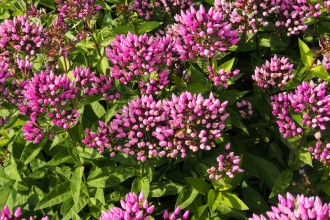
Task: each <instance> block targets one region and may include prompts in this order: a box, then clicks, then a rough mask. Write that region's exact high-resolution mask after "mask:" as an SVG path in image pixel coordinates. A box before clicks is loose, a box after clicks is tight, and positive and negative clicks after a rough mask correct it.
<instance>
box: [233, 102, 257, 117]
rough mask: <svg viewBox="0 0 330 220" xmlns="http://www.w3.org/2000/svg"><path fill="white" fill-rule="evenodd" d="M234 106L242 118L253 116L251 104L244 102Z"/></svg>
mask: <svg viewBox="0 0 330 220" xmlns="http://www.w3.org/2000/svg"><path fill="white" fill-rule="evenodd" d="M236 106H237V108H238V111H239V113H240V115H241V117H242V118H244V119H245V118H248V117H250V116H252V115H253V110H252V104H251V103H250V102H247V101H245V100H242V101H241V102H236Z"/></svg>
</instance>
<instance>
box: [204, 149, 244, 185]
mask: <svg viewBox="0 0 330 220" xmlns="http://www.w3.org/2000/svg"><path fill="white" fill-rule="evenodd" d="M229 149H230V143H228V144H226V146H225V150H226V152H225V153H223V154H220V155H219V156H218V157H217V162H218V165H217V167H215V166H212V167H210V168H208V169H207V172H208V174H209V178H210V179H211V180H218V179H220V178H222V177H223V176H225V175H227V176H228V177H230V178H233V177H234V176H235V174H236V173H241V172H244V171H243V170H242V169H241V168H240V167H239V163H240V162H241V159H240V157H239V156H235V155H234V152H230V153H228V152H227V151H228V150H229Z"/></svg>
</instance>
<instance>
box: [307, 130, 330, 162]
mask: <svg viewBox="0 0 330 220" xmlns="http://www.w3.org/2000/svg"><path fill="white" fill-rule="evenodd" d="M314 137H315V139H316V143H315V146H310V147H309V148H308V150H309V152H311V154H312V156H313V158H314V159H315V160H318V161H320V162H321V163H323V164H324V165H327V164H330V143H328V142H325V143H324V141H323V140H322V136H321V132H316V133H315V135H314Z"/></svg>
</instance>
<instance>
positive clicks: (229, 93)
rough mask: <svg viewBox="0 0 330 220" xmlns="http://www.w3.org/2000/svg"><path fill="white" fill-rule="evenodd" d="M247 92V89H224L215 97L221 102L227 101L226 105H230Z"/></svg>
mask: <svg viewBox="0 0 330 220" xmlns="http://www.w3.org/2000/svg"><path fill="white" fill-rule="evenodd" d="M247 93H248V91H243V92H242V91H239V90H226V91H223V92H221V93H220V94H219V96H218V97H217V98H218V99H220V101H221V102H224V101H228V105H232V104H234V103H235V102H236V101H237V100H238V99H240V98H242V97H243V96H244V95H246V94H247Z"/></svg>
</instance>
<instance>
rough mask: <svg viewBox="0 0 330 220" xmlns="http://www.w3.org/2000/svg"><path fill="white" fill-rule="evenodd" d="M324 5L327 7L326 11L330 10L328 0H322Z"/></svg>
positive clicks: (329, 0)
mask: <svg viewBox="0 0 330 220" xmlns="http://www.w3.org/2000/svg"><path fill="white" fill-rule="evenodd" d="M323 2H324V5H325V7H326V8H327V9H328V13H329V12H330V0H324V1H323Z"/></svg>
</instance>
